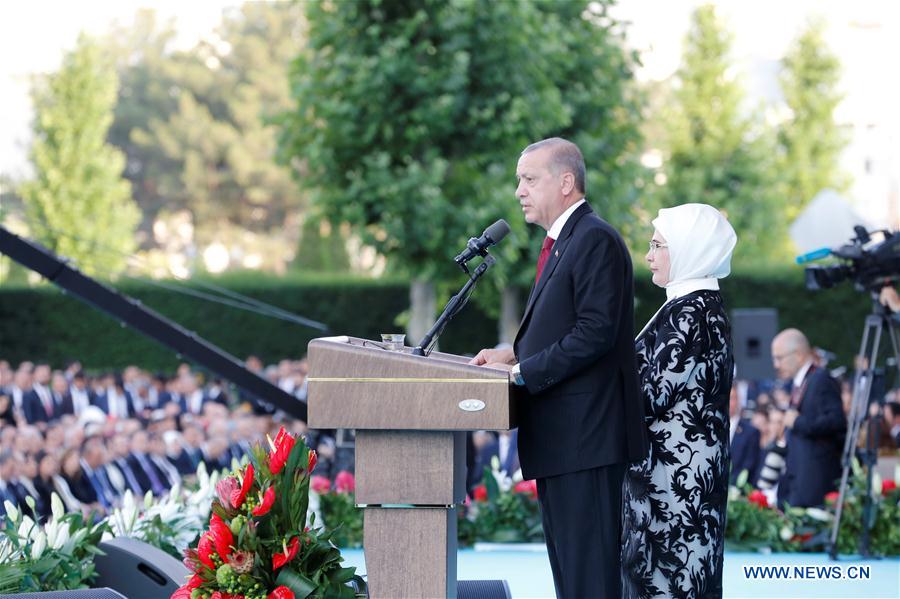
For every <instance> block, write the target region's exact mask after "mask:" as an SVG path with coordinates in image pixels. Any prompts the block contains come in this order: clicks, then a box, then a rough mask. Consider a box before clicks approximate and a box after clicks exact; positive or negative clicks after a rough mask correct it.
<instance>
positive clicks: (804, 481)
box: [772, 329, 847, 507]
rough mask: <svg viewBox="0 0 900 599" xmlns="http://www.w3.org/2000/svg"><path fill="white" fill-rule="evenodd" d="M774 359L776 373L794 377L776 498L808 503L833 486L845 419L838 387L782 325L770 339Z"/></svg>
mask: <svg viewBox="0 0 900 599" xmlns="http://www.w3.org/2000/svg"><path fill="white" fill-rule="evenodd" d="M772 362H773V364H774V365H775V371H776V372H777V374H778V377H779V378H782V379H785V380H789V381H792V382H793V391H792V392H791V405H790V408H789V409H788V412H787V414H785V417H784V424H785V427H786V428H787V429H789V430H788V433H787V464H786V469H785V472H784V476H782V477H781V481H780V482H779V484H778V503H779V504H784V503H785V502H787V503H788V504H790V505H792V506H795V507H812V506H818V505H822V504H824V503H825V495H826V494H827V493H829V492H831V491H834V490H836V489H837V479H838V478H840V476H841V453H842V451H843V445H844V434H845V432H846V431H847V418H846V416H845V415H844V410H843V407H842V405H841V388H840V385H839V384H838V382H837V381H836V380H834V379H833V378H831V375H830V374H829V373H828V371H827V370H826V369H824V368H818V367H817V366H816V364H815V354H814V353H813V351H812V348H811V347H810V345H809V341H808V340H807V339H806V336H805V335H804V334H803V333H801V332H800V331H798V330H797V329H786V330H784V331H782V332H780V333H779V334H778V335H776V336H775V339H773V340H772Z"/></svg>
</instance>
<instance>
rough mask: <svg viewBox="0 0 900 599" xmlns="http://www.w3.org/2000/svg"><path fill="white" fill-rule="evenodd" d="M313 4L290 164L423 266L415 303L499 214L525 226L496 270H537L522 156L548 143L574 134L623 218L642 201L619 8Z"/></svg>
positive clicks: (328, 202) (505, 273) (578, 3)
mask: <svg viewBox="0 0 900 599" xmlns="http://www.w3.org/2000/svg"><path fill="white" fill-rule="evenodd" d="M306 6H307V19H308V22H309V27H310V29H309V31H310V33H309V42H308V46H307V48H306V49H304V51H303V52H302V53H301V54H300V55H299V57H298V58H297V60H296V62H295V64H294V67H293V71H292V89H293V90H294V96H295V99H296V103H297V105H296V107H295V109H294V110H292V111H291V112H290V113H288V114H287V115H286V116H285V118H284V120H283V129H282V139H281V149H282V157H283V159H284V160H285V161H297V160H298V159H299V161H300V162H301V163H302V164H303V168H302V169H299V170H298V171H297V175H298V177H299V178H300V180H301V181H302V182H303V183H304V185H308V186H311V187H313V188H314V189H315V193H314V199H313V201H314V202H315V203H316V205H317V206H318V207H319V208H320V209H321V211H322V213H323V215H324V217H326V218H328V219H329V220H330V221H331V222H334V223H341V222H347V223H350V224H351V225H352V226H353V228H354V230H355V231H356V233H357V234H358V235H360V236H361V238H362V239H363V241H364V242H365V243H367V244H369V245H372V246H374V247H375V248H376V249H377V250H378V251H379V252H380V253H381V254H383V255H385V256H386V257H387V258H388V260H389V263H390V264H391V265H392V266H393V268H395V269H401V270H406V271H407V272H410V273H411V274H412V275H413V277H414V279H415V282H414V285H413V290H412V295H413V297H414V298H415V297H420V296H424V297H429V296H433V295H434V293H433V287H432V286H431V282H432V281H434V280H437V279H439V278H440V279H444V280H453V281H456V280H457V279H453V278H452V275H454V274H456V273H458V272H459V271H458V270H457V269H456V266H455V265H454V264H453V262H452V255H453V254H454V253H455V251H457V250H458V248H460V247H462V245H464V243H465V240H466V239H467V238H468V237H469V236H471V235H472V234H475V233H478V232H479V230H480V229H481V228H482V227H484V226H487V225H488V224H490V223H491V222H493V221H494V220H495V219H497V218H498V217H505V218H506V219H507V221H508V222H509V223H510V225H511V226H512V228H513V235H511V236H510V237H509V238H508V239H507V240H506V241H504V243H503V245H502V246H500V247H498V248H497V251H496V253H497V254H498V255H499V256H500V257H501V262H502V264H503V267H502V268H498V269H496V270H495V272H494V273H492V275H491V278H492V279H493V280H495V281H496V282H499V283H500V284H501V285H506V284H508V283H516V282H522V280H524V279H527V278H529V276H530V275H527V274H520V273H522V272H523V271H527V270H528V268H527V267H524V263H525V262H526V261H527V262H529V263H530V262H531V261H532V260H533V259H534V257H535V256H536V254H537V249H538V247H539V245H540V244H539V243H537V244H535V243H532V241H531V240H530V237H532V233H531V232H530V231H528V229H527V228H526V226H525V223H524V221H523V218H522V214H521V211H520V210H519V207H518V203H517V202H516V200H515V198H514V197H513V190H514V188H515V179H514V169H515V161H516V159H517V157H518V153H519V151H521V149H522V148H523V147H524V146H525V145H527V144H528V143H530V142H532V141H536V140H538V139H541V138H544V137H549V136H552V135H567V136H569V137H572V138H573V139H574V141H576V142H578V143H579V144H581V145H582V147H583V149H584V150H585V153H586V155H587V157H588V160H589V161H590V165H591V168H592V178H591V183H592V184H596V186H597V191H596V195H597V197H598V199H600V201H601V202H602V203H601V205H600V208H601V212H604V215H605V216H610V217H611V219H612V220H614V216H615V215H614V214H613V215H610V214H609V212H615V210H614V208H613V207H614V206H616V207H619V208H621V207H622V206H624V205H625V204H626V202H625V201H624V200H623V199H622V198H623V197H624V195H625V194H624V193H623V188H624V187H626V186H625V185H624V182H625V181H626V180H627V179H628V177H627V176H624V175H623V173H624V172H625V170H624V169H623V168H622V164H623V163H624V162H625V161H624V160H623V152H624V151H625V150H626V149H627V148H628V147H629V144H632V143H633V142H634V140H635V139H636V129H635V127H634V125H633V121H629V116H632V115H633V114H636V111H633V112H632V111H631V108H630V105H631V100H630V99H629V98H627V97H626V94H625V92H624V88H625V87H626V85H625V83H623V80H628V79H629V78H630V77H631V72H630V69H629V61H628V59H627V57H626V56H625V54H624V53H623V52H622V50H621V46H620V45H619V40H618V38H616V36H615V35H614V34H613V33H612V32H611V30H612V28H613V26H612V25H610V24H609V23H610V21H609V19H608V18H607V17H606V16H605V10H606V3H592V2H588V1H587V0H571V1H569V0H566V1H559V2H538V1H534V0H529V1H521V2H486V1H475V2H473V1H470V0H450V1H444V0H417V1H415V2H404V3H396V2H380V1H377V0H362V1H359V2H353V3H333V2H321V3H320V2H315V3H308V4H307V5H306ZM629 183H631V182H630V181H629ZM591 193H594V192H593V191H591ZM616 202H618V204H617V203H616ZM604 206H606V207H609V208H610V210H609V212H606V211H605V210H604ZM536 236H537V235H536V234H535V235H534V237H536ZM509 273H516V275H510V274H509ZM458 276H459V275H457V277H458ZM520 277H521V278H520ZM429 289H430V290H429ZM479 295H483V293H482V291H481V290H480V291H479ZM416 305H417V304H416V301H413V306H414V312H418V314H416V315H414V320H420V321H421V317H422V316H423V314H422V312H420V311H418V310H417V308H416ZM424 312H425V313H424V320H425V321H426V322H427V321H428V320H430V314H428V313H427V312H428V310H427V309H426V310H424ZM420 327H421V324H420ZM415 328H416V327H413V326H411V334H414V335H417V334H419V332H420V331H416V330H415Z"/></svg>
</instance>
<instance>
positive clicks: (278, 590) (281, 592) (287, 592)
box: [266, 585, 294, 599]
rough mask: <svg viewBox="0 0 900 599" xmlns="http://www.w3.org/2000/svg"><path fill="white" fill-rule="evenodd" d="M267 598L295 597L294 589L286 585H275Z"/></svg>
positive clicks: (289, 598) (285, 598)
mask: <svg viewBox="0 0 900 599" xmlns="http://www.w3.org/2000/svg"><path fill="white" fill-rule="evenodd" d="M266 599H294V591H292V590H291V589H289V588H287V587H286V586H284V585H281V586H280V587H275V590H274V591H272V592H271V593H269V596H268V597H267V598H266Z"/></svg>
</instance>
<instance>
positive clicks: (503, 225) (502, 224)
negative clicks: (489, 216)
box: [484, 218, 509, 244]
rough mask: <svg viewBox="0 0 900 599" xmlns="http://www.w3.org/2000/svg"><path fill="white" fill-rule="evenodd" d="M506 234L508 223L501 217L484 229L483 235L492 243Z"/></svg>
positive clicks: (507, 232) (497, 241)
mask: <svg viewBox="0 0 900 599" xmlns="http://www.w3.org/2000/svg"><path fill="white" fill-rule="evenodd" d="M507 235H509V224H508V223H507V222H506V221H505V220H503V219H502V218H501V219H500V220H498V221H497V222H495V223H494V224H493V225H491V226H490V227H488V228H487V229H485V230H484V236H485V237H487V238H488V239H490V240H491V242H493V243H494V244H497V243H500V242H501V241H502V240H503V238H504V237H506V236H507Z"/></svg>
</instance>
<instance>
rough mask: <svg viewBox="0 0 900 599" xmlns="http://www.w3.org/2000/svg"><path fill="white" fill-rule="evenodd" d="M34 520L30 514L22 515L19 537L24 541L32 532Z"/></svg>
mask: <svg viewBox="0 0 900 599" xmlns="http://www.w3.org/2000/svg"><path fill="white" fill-rule="evenodd" d="M34 527H35V522H34V520H32V519H31V517H30V516H22V522H21V523H20V524H19V530H18V533H19V538H20V539H22V540H23V541H26V540H28V539H30V538H31V535H32V534H34Z"/></svg>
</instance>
